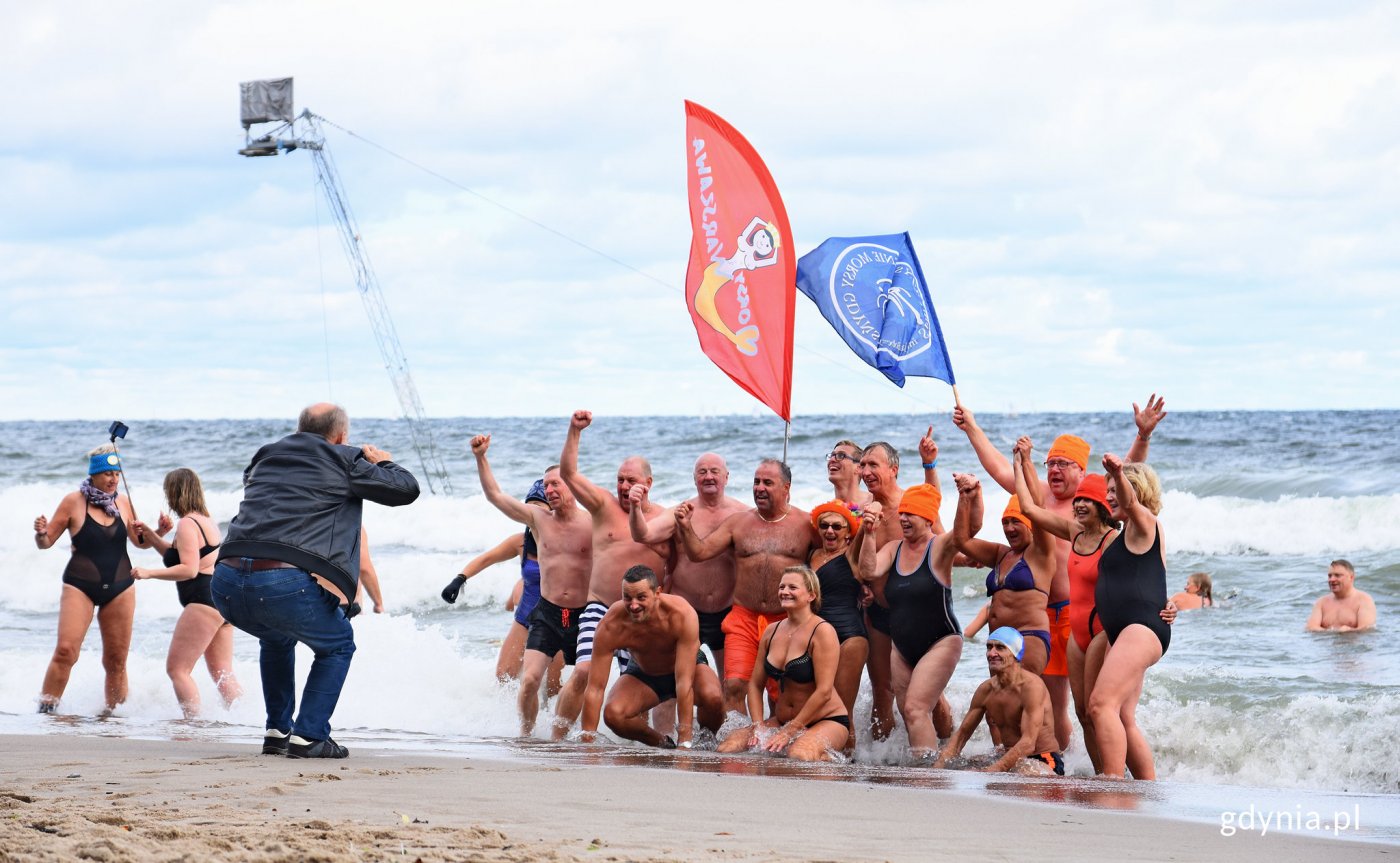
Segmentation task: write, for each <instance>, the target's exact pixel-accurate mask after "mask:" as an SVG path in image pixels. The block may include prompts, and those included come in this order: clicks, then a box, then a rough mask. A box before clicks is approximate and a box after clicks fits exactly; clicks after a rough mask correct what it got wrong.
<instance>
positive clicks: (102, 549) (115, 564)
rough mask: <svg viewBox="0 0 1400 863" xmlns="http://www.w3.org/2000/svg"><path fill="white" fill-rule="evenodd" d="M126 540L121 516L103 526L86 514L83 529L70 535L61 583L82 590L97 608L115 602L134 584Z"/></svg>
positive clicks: (124, 524) (124, 525) (124, 526)
mask: <svg viewBox="0 0 1400 863" xmlns="http://www.w3.org/2000/svg"><path fill="white" fill-rule="evenodd" d="M126 537H127V534H126V523H125V522H123V521H122V520H121V516H117V518H116V520H115V521H113V522H112V523H111V524H109V525H107V526H106V527H103V526H102V525H100V524H98V523H97V522H96V521H94V520H93V518H92V514H91V513H88V514H87V517H86V518H84V519H83V526H82V527H81V528H79V529H78V532H77V533H75V534H73V556H72V557H71V558H69V559H68V566H67V567H65V568H64V570H63V583H64V584H71V585H73V586H74V587H76V588H77V589H78V590H81V591H82V592H83V594H84V595H85V596H87V598H88V599H90V600H92V604H93V605H95V606H97V607H98V608H101V607H102V606H104V605H106V604H107V603H109V602H111V601H112V600H114V599H116V598H117V597H118V596H120V595H121V593H122V591H124V590H126V589H127V588H128V587H131V585H132V584H134V583H135V582H134V581H133V579H132V578H131V558H129V557H127V554H126Z"/></svg>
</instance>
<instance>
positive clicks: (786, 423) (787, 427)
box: [783, 420, 792, 464]
mask: <svg viewBox="0 0 1400 863" xmlns="http://www.w3.org/2000/svg"><path fill="white" fill-rule="evenodd" d="M791 435H792V420H783V464H787V451H788V438H789V437H790V436H791Z"/></svg>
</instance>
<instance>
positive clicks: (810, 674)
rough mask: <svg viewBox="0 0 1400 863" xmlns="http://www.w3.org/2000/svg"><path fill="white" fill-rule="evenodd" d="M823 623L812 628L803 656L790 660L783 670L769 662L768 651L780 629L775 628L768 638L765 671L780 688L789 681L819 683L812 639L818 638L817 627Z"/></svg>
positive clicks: (764, 653) (764, 660)
mask: <svg viewBox="0 0 1400 863" xmlns="http://www.w3.org/2000/svg"><path fill="white" fill-rule="evenodd" d="M822 623H826V621H824V620H823V621H821V623H818V624H817V625H816V626H814V627H812V634H811V635H810V636H808V637H807V649H806V650H805V651H803V652H802V655H801V656H798V657H796V658H794V659H789V660H788V661H787V664H786V665H784V666H783V667H782V668H778V667H777V666H776V665H774V664H773V663H771V662H769V661H768V651H769V649H770V648H772V646H773V635H777V634H778V628H777V627H776V626H775V627H773V635H770V636H768V644H767V645H765V646H764V649H763V670H764V671H765V672H767V674H768V676H769V677H770V678H772V679H773V680H776V681H778V686H779V687H780V688H781V686H782V685H783V684H784V683H786V682H787V681H789V680H791V681H792V682H793V683H815V682H816V681H817V670H816V668H814V667H813V666H812V639H814V638H816V637H817V627H820V626H821V625H822Z"/></svg>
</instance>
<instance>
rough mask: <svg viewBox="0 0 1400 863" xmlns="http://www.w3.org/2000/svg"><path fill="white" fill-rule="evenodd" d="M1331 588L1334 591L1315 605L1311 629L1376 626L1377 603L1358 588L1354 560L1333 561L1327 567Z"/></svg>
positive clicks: (1339, 629) (1329, 629) (1310, 616)
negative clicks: (1352, 561)
mask: <svg viewBox="0 0 1400 863" xmlns="http://www.w3.org/2000/svg"><path fill="white" fill-rule="evenodd" d="M1327 589H1328V590H1330V591H1332V592H1331V593H1330V594H1328V595H1327V596H1324V597H1322V598H1321V599H1319V600H1318V601H1317V602H1315V603H1314V604H1313V609H1312V614H1311V615H1309V616H1308V627H1307V628H1308V632H1325V631H1331V632H1352V631H1355V630H1358V629H1371V628H1373V627H1374V626H1375V625H1376V603H1375V601H1374V600H1372V599H1371V597H1370V595H1369V594H1367V593H1364V592H1362V591H1360V590H1357V589H1356V567H1354V566H1352V565H1351V561H1349V560H1334V561H1332V565H1331V566H1329V567H1328V568H1327Z"/></svg>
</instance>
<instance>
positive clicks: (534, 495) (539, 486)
mask: <svg viewBox="0 0 1400 863" xmlns="http://www.w3.org/2000/svg"><path fill="white" fill-rule="evenodd" d="M535 500H537V501H539V502H540V503H545V504H547V503H549V498H547V497H545V496H544V480H542V479H537V480H535V484H534V485H532V486H530V490H529V491H527V492H525V502H526V503H529V502H531V501H535Z"/></svg>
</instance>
